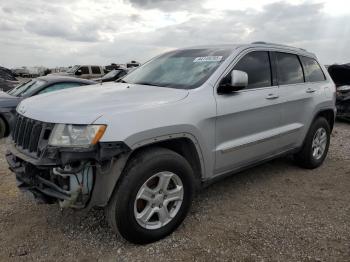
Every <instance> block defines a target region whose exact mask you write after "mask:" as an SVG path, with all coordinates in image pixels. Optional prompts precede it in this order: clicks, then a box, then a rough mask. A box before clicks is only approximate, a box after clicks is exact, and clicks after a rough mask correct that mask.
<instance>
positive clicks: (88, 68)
mask: <svg viewBox="0 0 350 262" xmlns="http://www.w3.org/2000/svg"><path fill="white" fill-rule="evenodd" d="M104 74H105V71H104V68H103V67H102V66H97V65H75V66H73V67H71V68H70V69H68V71H66V72H59V73H53V74H51V75H61V76H74V77H78V78H85V79H93V78H99V77H102V76H103V75H104Z"/></svg>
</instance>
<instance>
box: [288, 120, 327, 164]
mask: <svg viewBox="0 0 350 262" xmlns="http://www.w3.org/2000/svg"><path fill="white" fill-rule="evenodd" d="M330 130H331V129H330V126H329V123H328V121H327V120H326V119H325V118H324V117H319V118H317V119H316V120H315V121H314V122H313V123H312V125H311V127H310V129H309V131H308V133H307V135H306V138H305V141H304V144H303V147H302V148H301V150H300V151H299V152H298V153H297V154H295V155H294V159H295V161H296V163H297V164H298V165H299V166H301V167H304V168H307V169H314V168H317V167H319V166H320V165H322V163H323V161H324V159H325V158H326V156H327V152H328V148H329V143H330V133H331V131H330ZM323 131H325V138H326V142H325V144H324V150H323V152H322V153H321V151H322V150H321V151H318V153H316V155H315V154H314V152H315V151H314V150H316V148H315V147H317V146H315V147H314V149H313V142H314V139H316V136H317V135H319V134H320V133H317V132H323ZM322 140H323V139H322ZM315 143H317V141H316V142H315ZM316 151H317V150H316Z"/></svg>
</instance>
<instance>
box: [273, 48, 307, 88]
mask: <svg viewBox="0 0 350 262" xmlns="http://www.w3.org/2000/svg"><path fill="white" fill-rule="evenodd" d="M276 58H277V67H278V83H279V84H280V85H288V84H297V83H303V82H304V74H303V69H302V67H301V64H300V61H299V58H298V56H297V55H293V54H287V53H279V52H277V53H276Z"/></svg>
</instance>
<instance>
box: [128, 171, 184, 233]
mask: <svg viewBox="0 0 350 262" xmlns="http://www.w3.org/2000/svg"><path fill="white" fill-rule="evenodd" d="M183 196H184V189H183V184H182V181H181V179H180V177H179V176H178V175H176V174H174V173H172V172H168V171H164V172H159V173H157V174H155V175H153V176H152V177H150V178H149V179H148V180H147V181H146V182H145V183H144V184H143V185H142V186H141V188H140V189H139V191H138V192H137V195H136V199H135V203H134V215H135V218H136V221H137V223H138V224H139V225H140V226H142V227H143V228H146V229H158V228H161V227H163V226H165V225H166V224H168V223H169V222H170V221H171V220H172V219H173V218H174V217H175V216H176V214H177V213H178V211H179V209H180V207H181V205H182V201H183Z"/></svg>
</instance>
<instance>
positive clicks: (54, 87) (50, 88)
mask: <svg viewBox="0 0 350 262" xmlns="http://www.w3.org/2000/svg"><path fill="white" fill-rule="evenodd" d="M76 86H81V84H80V83H57V84H53V85H51V86H48V87H46V88H45V89H44V90H41V91H40V92H39V93H38V94H45V93H49V92H53V91H58V90H62V89H67V88H72V87H76Z"/></svg>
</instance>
